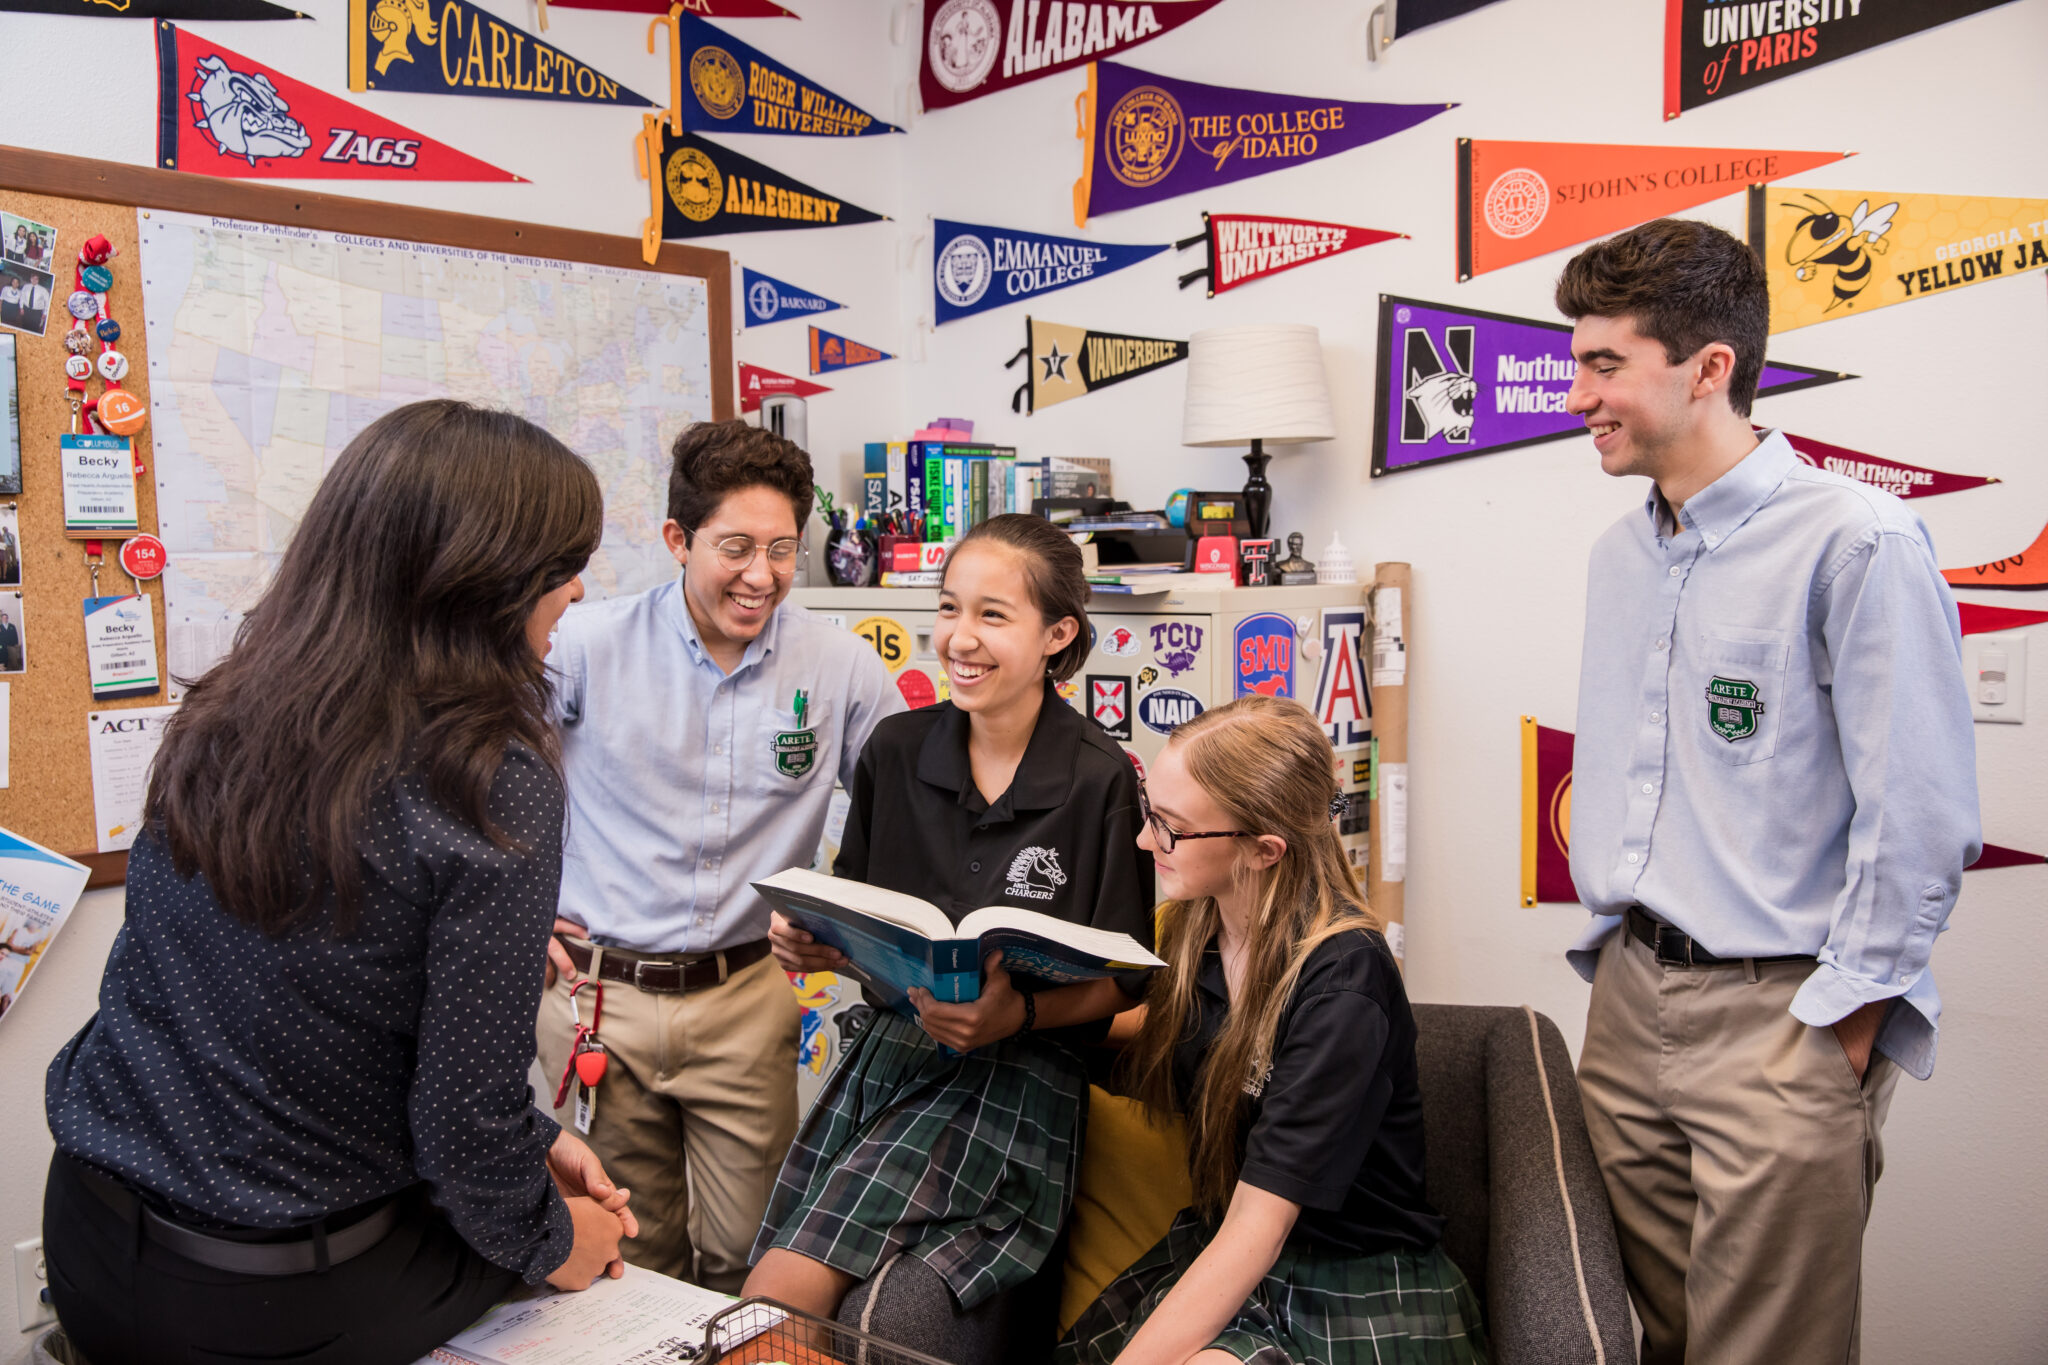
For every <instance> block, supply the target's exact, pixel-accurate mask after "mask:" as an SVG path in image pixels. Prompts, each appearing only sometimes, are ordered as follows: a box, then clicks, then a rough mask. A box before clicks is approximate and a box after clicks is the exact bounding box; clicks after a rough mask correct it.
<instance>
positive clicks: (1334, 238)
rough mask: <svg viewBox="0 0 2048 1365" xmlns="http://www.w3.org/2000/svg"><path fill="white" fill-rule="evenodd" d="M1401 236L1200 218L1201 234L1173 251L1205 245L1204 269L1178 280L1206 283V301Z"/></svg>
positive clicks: (1259, 218) (1297, 222)
mask: <svg viewBox="0 0 2048 1365" xmlns="http://www.w3.org/2000/svg"><path fill="white" fill-rule="evenodd" d="M1407 236H1408V234H1407V233H1405V232H1381V231H1380V230H1379V229H1378V228H1362V227H1346V226H1345V225H1344V224H1342V223H1318V222H1316V221H1315V220H1313V219H1310V218H1268V217H1265V216H1264V215H1262V214H1255V213H1205V214H1203V215H1202V231H1201V232H1200V233H1199V234H1197V235H1196V236H1193V237H1189V238H1187V239H1186V240H1184V241H1179V242H1175V243H1174V246H1175V248H1176V249H1178V250H1181V251H1185V250H1187V249H1188V248H1189V247H1191V246H1196V245H1200V244H1206V245H1207V246H1208V248H1209V264H1207V265H1205V266H1203V267H1202V268H1201V269H1200V270H1190V271H1189V272H1188V273H1187V274H1185V275H1183V276H1181V277H1180V287H1181V288H1183V289H1185V288H1187V287H1188V286H1189V285H1191V284H1193V283H1194V282H1195V281H1196V280H1199V279H1203V278H1206V279H1207V280H1208V281H1209V297H1210V298H1212V299H1213V298H1215V297H1216V296H1217V295H1218V294H1221V293H1223V292H1225V291H1226V290H1230V289H1235V288H1237V287H1238V286H1239V285H1241V284H1250V283H1251V282H1252V281H1253V280H1263V279H1264V278H1266V276H1268V275H1277V274H1279V273H1280V272H1281V271H1283V270H1292V269H1294V267H1296V266H1298V265H1307V264H1308V263H1309V262H1310V261H1320V260H1323V259H1325V258H1327V257H1330V256H1341V255H1342V254H1344V253H1345V252H1347V251H1356V250H1358V248H1360V247H1362V246H1371V245H1372V244H1373V243H1375V242H1391V241H1393V240H1395V239H1396V238H1401V239H1406V238H1407Z"/></svg>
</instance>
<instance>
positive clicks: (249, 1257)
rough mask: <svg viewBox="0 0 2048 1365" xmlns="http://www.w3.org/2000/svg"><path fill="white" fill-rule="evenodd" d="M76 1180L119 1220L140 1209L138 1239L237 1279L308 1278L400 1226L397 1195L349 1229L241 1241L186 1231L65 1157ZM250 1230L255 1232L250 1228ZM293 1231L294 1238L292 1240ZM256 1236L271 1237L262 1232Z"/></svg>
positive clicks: (321, 1228)
mask: <svg viewBox="0 0 2048 1365" xmlns="http://www.w3.org/2000/svg"><path fill="white" fill-rule="evenodd" d="M65 1160H67V1161H69V1162H70V1163H71V1169H72V1170H73V1171H75V1172H76V1173H77V1175H78V1181H79V1183H80V1184H82V1185H84V1186H85V1187H86V1188H87V1189H88V1190H91V1191H92V1193H93V1194H94V1196H95V1197H97V1198H98V1199H99V1201H100V1202H101V1203H102V1204H105V1205H106V1206H107V1207H108V1208H110V1209H112V1210H113V1211H114V1212H115V1213H117V1214H119V1215H120V1216H121V1217H122V1218H131V1217H134V1216H135V1215H136V1211H137V1207H138V1206H140V1210H141V1218H142V1235H143V1236H145V1237H147V1238H149V1240H150V1241H152V1242H155V1243H156V1244H157V1245H158V1246H161V1247H163V1248H164V1249H166V1250H167V1251H172V1252H175V1253H176V1254H178V1255H180V1256H183V1257H184V1258H185V1259H186V1260H188V1261H197V1262H198V1263H199V1264H200V1265H204V1266H211V1267H213V1268H214V1269H215V1270H226V1271H231V1272H233V1273H234V1274H237V1275H311V1274H313V1273H315V1272H317V1271H325V1270H326V1269H327V1268H328V1267H329V1266H337V1265H340V1264H341V1263H342V1262H343V1261H352V1260H354V1259H355V1258H356V1257H358V1256H360V1255H362V1254H363V1253H364V1252H366V1251H368V1250H369V1249H370V1248H372V1247H374V1246H376V1245H377V1244H378V1243H379V1242H381V1241H383V1240H384V1238H385V1237H386V1236H388V1235H389V1234H390V1232H391V1230H392V1229H393V1228H395V1227H397V1226H398V1196H396V1195H393V1196H392V1197H391V1198H390V1199H387V1200H385V1201H384V1202H383V1203H382V1204H380V1205H378V1206H377V1207H376V1208H375V1209H374V1210H372V1211H371V1212H370V1213H369V1214H367V1215H365V1216H363V1217H361V1218H358V1219H357V1220H356V1221H355V1222H352V1223H350V1224H349V1225H348V1226H346V1227H343V1228H339V1229H336V1230H334V1231H332V1232H330V1231H329V1230H328V1228H327V1222H329V1221H332V1220H331V1219H330V1220H323V1221H321V1222H319V1223H315V1224H313V1225H312V1226H311V1227H307V1228H303V1229H297V1230H288V1231H287V1233H286V1235H287V1237H289V1240H286V1241H263V1242H250V1241H243V1240H240V1239H238V1238H236V1237H233V1236H230V1235H227V1234H223V1233H213V1232H205V1231H202V1230H200V1229H198V1228H192V1227H187V1226H185V1225H184V1224H183V1223H179V1222H175V1221H173V1220H172V1219H170V1218H166V1217H165V1216H164V1215H163V1214H161V1213H158V1212H157V1211H156V1210H155V1209H153V1208H151V1207H150V1206H149V1204H148V1203H147V1202H146V1201H144V1200H143V1198H142V1196H140V1195H139V1194H137V1193H136V1192H135V1191H134V1190H132V1189H130V1188H129V1187H128V1186H127V1185H125V1184H123V1183H122V1182H121V1181H119V1180H117V1179H115V1178H114V1177H113V1176H111V1175H109V1174H107V1173H106V1172H105V1171H102V1170H101V1169H99V1168H98V1167H97V1166H94V1165H91V1164H90V1163H88V1162H84V1161H80V1160H78V1159H77V1158H75V1157H66V1158H65ZM251 1231H255V1230H254V1229H252V1230H251ZM293 1231H296V1234H297V1235H293ZM259 1235H265V1236H274V1235H275V1234H270V1233H263V1234H259Z"/></svg>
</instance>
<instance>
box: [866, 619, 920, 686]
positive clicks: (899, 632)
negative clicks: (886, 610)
mask: <svg viewBox="0 0 2048 1365" xmlns="http://www.w3.org/2000/svg"><path fill="white" fill-rule="evenodd" d="M853 633H854V634H855V635H858V636H860V638H861V639H863V640H866V641H867V642H868V644H869V645H871V646H873V647H874V651H875V653H876V654H878V655H880V656H881V660H882V662H883V663H885V664H887V665H888V666H889V671H890V672H891V673H894V672H895V671H896V670H898V669H899V668H902V667H903V665H904V664H906V663H908V662H910V632H909V631H907V630H905V629H904V628H903V623H902V622H901V621H898V620H896V619H894V618H893V617H888V616H870V617H868V618H867V619H866V620H864V621H861V622H858V623H857V624H856V625H855V626H854V628H853Z"/></svg>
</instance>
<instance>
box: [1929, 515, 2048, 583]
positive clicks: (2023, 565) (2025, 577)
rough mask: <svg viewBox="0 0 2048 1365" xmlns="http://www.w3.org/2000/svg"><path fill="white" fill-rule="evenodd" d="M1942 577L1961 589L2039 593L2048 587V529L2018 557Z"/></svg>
mask: <svg viewBox="0 0 2048 1365" xmlns="http://www.w3.org/2000/svg"><path fill="white" fill-rule="evenodd" d="M1941 576H1942V577H1943V578H1946V579H1947V580H1948V581H1949V582H1950V583H1952V584H1954V585H1955V586H1956V587H1958V588H2014V589H2018V590H2019V591H2022V592H2038V591H2040V590H2041V589H2043V588H2048V526H2044V527H2042V528H2041V534H2040V535H2038V536H2035V537H2034V543H2033V544H2031V545H2029V546H2028V547H2027V548H2026V549H2024V550H2021V551H2020V552H2019V553H2018V554H2011V555H2007V556H2006V557H2005V558H2004V559H1994V560H1991V561H1990V562H1989V563H1986V564H1972V565H1971V566H1970V567H1969V568H1967V569H1943V570H1942V571H1941Z"/></svg>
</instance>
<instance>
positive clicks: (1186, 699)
mask: <svg viewBox="0 0 2048 1365" xmlns="http://www.w3.org/2000/svg"><path fill="white" fill-rule="evenodd" d="M1201 714H1202V703H1201V701H1200V700H1199V699H1198V698H1197V697H1196V696H1195V694H1194V693H1192V692H1183V691H1181V690H1180V689H1179V688H1178V687H1157V688H1154V689H1153V690H1152V691H1150V692H1147V693H1146V694H1145V695H1144V696H1142V697H1140V698H1138V719H1139V720H1141V721H1143V722H1145V728H1146V729H1147V730H1152V731H1155V732H1156V733H1158V734H1162V735H1170V734H1172V733H1173V730H1174V727H1175V726H1177V725H1185V724H1187V722H1189V721H1191V720H1193V719H1194V718H1195V717H1196V716H1199V715H1201Z"/></svg>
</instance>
